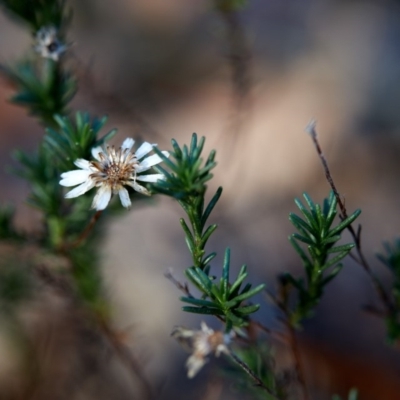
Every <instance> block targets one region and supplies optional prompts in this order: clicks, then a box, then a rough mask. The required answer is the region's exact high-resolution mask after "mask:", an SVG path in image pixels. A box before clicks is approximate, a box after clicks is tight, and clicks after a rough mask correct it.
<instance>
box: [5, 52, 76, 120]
mask: <svg viewBox="0 0 400 400" xmlns="http://www.w3.org/2000/svg"><path fill="white" fill-rule="evenodd" d="M0 72H2V73H3V74H5V76H7V78H8V79H9V80H10V81H11V82H12V83H13V84H14V85H15V86H16V89H17V94H16V95H14V96H13V97H12V98H11V102H13V103H15V104H18V105H20V106H24V107H26V108H27V109H28V112H29V113H30V114H31V115H34V116H37V117H39V118H40V120H41V121H42V122H43V123H44V124H45V125H50V126H53V125H54V119H53V117H54V115H56V114H57V115H63V114H66V113H67V105H68V103H69V102H70V101H71V99H72V98H73V97H74V95H75V92H76V81H75V78H74V77H73V75H72V74H70V73H69V72H65V71H62V69H61V67H60V64H59V63H56V62H55V61H53V60H49V59H40V60H38V62H37V63H35V62H34V61H31V60H28V61H23V62H20V63H18V64H17V65H16V66H15V67H13V68H11V67H5V66H2V67H0Z"/></svg>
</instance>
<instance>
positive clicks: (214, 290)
mask: <svg viewBox="0 0 400 400" xmlns="http://www.w3.org/2000/svg"><path fill="white" fill-rule="evenodd" d="M211 293H212V294H213V296H214V298H215V299H217V300H218V302H219V303H220V304H223V303H224V298H223V295H222V293H221V292H220V291H219V289H218V287H217V286H216V285H212V287H211Z"/></svg>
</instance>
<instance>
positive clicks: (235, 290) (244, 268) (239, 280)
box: [228, 265, 247, 297]
mask: <svg viewBox="0 0 400 400" xmlns="http://www.w3.org/2000/svg"><path fill="white" fill-rule="evenodd" d="M246 271H247V266H246V265H242V268H241V269H240V272H239V275H238V278H237V279H236V281H235V282H234V283H233V284H232V286H231V287H230V288H229V296H228V297H231V296H235V295H236V294H237V293H238V292H239V290H240V285H241V284H242V282H243V281H244V280H245V279H246V277H247V272H246Z"/></svg>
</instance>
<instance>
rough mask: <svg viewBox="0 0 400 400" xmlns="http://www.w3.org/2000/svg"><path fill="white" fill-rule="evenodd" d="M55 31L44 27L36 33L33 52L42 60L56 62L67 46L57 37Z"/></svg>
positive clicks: (51, 27)
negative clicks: (42, 58)
mask: <svg viewBox="0 0 400 400" xmlns="http://www.w3.org/2000/svg"><path fill="white" fill-rule="evenodd" d="M57 33H58V32H57V29H56V28H55V27H54V26H45V27H43V28H41V29H39V30H38V31H37V33H36V45H35V51H36V52H37V53H39V54H40V55H41V56H42V57H44V58H51V59H52V60H54V61H58V60H59V58H60V56H61V54H63V53H64V52H65V51H66V50H67V45H66V44H64V43H63V42H61V40H59V39H58V37H57Z"/></svg>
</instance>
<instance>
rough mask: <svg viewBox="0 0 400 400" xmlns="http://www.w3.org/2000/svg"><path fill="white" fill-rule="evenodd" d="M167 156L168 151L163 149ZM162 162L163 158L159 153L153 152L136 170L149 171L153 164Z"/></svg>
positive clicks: (138, 171)
mask: <svg viewBox="0 0 400 400" xmlns="http://www.w3.org/2000/svg"><path fill="white" fill-rule="evenodd" d="M162 153H163V154H164V155H165V156H166V157H168V156H169V153H168V151H163V152H162ZM160 162H162V158H161V157H160V156H159V155H158V154H153V155H152V156H150V157H147V158H145V159H144V160H143V161H142V162H141V163H140V165H139V166H138V167H137V168H136V172H137V173H140V172H143V171H147V170H148V169H150V168H151V167H152V166H153V165H156V164H159V163H160Z"/></svg>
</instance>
